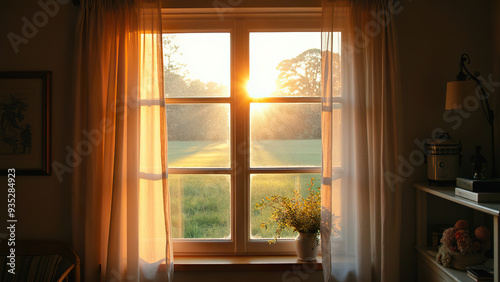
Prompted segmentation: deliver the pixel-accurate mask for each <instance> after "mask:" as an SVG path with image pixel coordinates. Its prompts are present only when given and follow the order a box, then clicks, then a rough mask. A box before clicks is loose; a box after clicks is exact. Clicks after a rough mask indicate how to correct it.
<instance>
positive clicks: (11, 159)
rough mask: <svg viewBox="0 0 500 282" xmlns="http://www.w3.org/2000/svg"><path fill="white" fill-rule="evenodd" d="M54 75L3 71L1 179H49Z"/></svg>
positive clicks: (0, 79) (0, 91) (0, 94)
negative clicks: (10, 172) (10, 173)
mask: <svg viewBox="0 0 500 282" xmlns="http://www.w3.org/2000/svg"><path fill="white" fill-rule="evenodd" d="M51 91H52V72H51V71H0V175H6V174H7V170H8V169H12V168H13V169H15V172H16V175H50V174H51V169H50V162H51V134H50V129H51V128H50V105H51V103H50V97H51Z"/></svg>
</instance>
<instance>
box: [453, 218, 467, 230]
mask: <svg viewBox="0 0 500 282" xmlns="http://www.w3.org/2000/svg"><path fill="white" fill-rule="evenodd" d="M455 228H456V229H458V230H466V229H467V228H469V223H468V222H467V221H465V220H463V219H461V220H459V221H457V223H455Z"/></svg>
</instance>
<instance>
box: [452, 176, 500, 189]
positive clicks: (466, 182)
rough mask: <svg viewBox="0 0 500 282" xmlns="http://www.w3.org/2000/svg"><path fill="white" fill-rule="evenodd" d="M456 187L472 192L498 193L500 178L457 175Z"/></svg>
mask: <svg viewBox="0 0 500 282" xmlns="http://www.w3.org/2000/svg"><path fill="white" fill-rule="evenodd" d="M457 187H458V188H462V189H466V190H469V191H472V192H496V193H500V178H492V179H471V178H463V177H457Z"/></svg>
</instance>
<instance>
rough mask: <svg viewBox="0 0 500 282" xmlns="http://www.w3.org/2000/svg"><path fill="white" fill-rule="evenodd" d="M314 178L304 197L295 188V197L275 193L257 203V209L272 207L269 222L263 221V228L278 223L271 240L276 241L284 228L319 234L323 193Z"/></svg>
mask: <svg viewBox="0 0 500 282" xmlns="http://www.w3.org/2000/svg"><path fill="white" fill-rule="evenodd" d="M313 180H314V178H312V179H311V184H309V185H308V186H309V188H308V189H307V190H308V191H309V195H307V197H302V195H301V194H300V192H299V191H297V190H295V191H294V195H293V197H286V196H280V195H273V196H271V197H266V198H265V199H262V201H261V202H259V203H257V204H255V209H258V210H259V209H260V210H262V209H265V208H271V210H272V213H271V218H270V219H269V220H268V221H267V222H262V224H261V226H260V227H261V228H266V229H267V228H268V226H270V225H272V224H276V225H277V228H276V236H275V237H274V239H273V240H271V241H269V243H270V244H272V243H276V239H277V238H280V236H281V232H282V231H283V230H284V229H287V228H288V229H292V230H293V231H295V232H299V233H314V234H316V236H318V235H319V231H320V226H321V193H320V189H319V188H317V189H315V188H314V184H313Z"/></svg>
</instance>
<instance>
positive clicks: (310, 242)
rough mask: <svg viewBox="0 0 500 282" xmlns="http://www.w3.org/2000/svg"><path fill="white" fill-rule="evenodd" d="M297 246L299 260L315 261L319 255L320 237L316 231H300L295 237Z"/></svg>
mask: <svg viewBox="0 0 500 282" xmlns="http://www.w3.org/2000/svg"><path fill="white" fill-rule="evenodd" d="M295 248H296V251H297V256H298V258H299V260H302V261H314V260H316V257H317V256H318V250H319V238H318V236H317V235H316V233H299V236H297V238H295Z"/></svg>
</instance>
